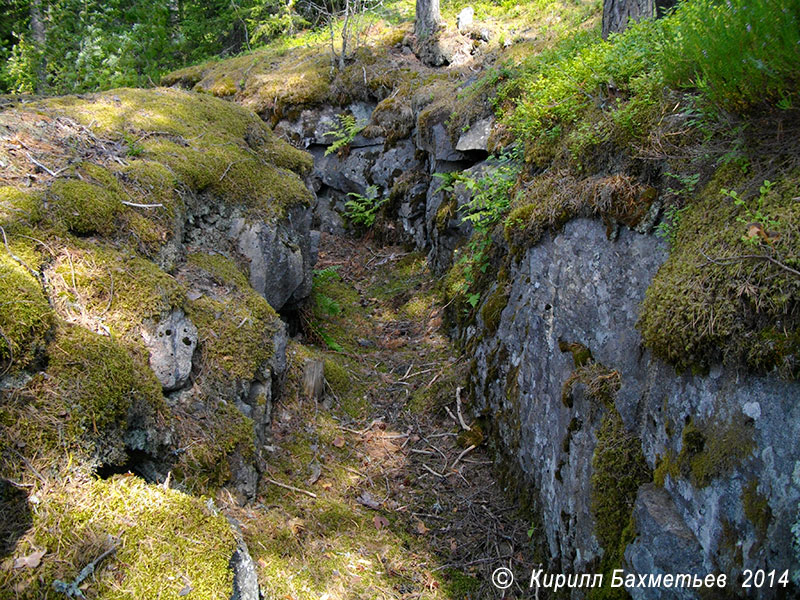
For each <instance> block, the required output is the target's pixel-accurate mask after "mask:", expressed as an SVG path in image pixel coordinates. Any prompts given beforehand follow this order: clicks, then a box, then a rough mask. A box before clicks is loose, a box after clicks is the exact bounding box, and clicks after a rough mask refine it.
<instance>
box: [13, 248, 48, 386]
mask: <svg viewBox="0 0 800 600" xmlns="http://www.w3.org/2000/svg"><path fill="white" fill-rule="evenodd" d="M0 252H2V254H0V298H2V300H0V372H4V371H6V370H8V369H11V370H14V371H16V370H19V369H23V368H25V367H27V366H28V365H29V364H31V363H32V362H33V361H34V360H35V359H36V357H37V356H39V355H40V354H42V351H43V350H44V346H45V343H46V336H47V334H48V332H49V331H50V328H51V327H52V325H53V310H52V309H51V308H50V305H49V304H48V302H47V298H45V295H44V293H43V291H42V286H41V285H40V283H39V282H38V281H36V280H35V279H34V278H33V277H32V276H31V274H30V273H28V272H27V271H26V270H25V269H23V268H22V267H21V266H20V265H19V264H17V263H16V262H15V261H13V260H12V259H11V258H10V257H9V256H8V255H7V254H6V253H5V250H4V249H3V250H0Z"/></svg>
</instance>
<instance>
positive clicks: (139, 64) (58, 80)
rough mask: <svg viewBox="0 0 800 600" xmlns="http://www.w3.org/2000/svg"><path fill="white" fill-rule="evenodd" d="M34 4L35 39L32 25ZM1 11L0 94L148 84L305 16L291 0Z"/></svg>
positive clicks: (89, 4)
mask: <svg viewBox="0 0 800 600" xmlns="http://www.w3.org/2000/svg"><path fill="white" fill-rule="evenodd" d="M37 9H38V13H39V15H40V16H41V22H42V25H43V29H44V35H45V39H44V41H43V42H40V43H37V42H36V41H35V40H34V36H33V33H32V31H31V14H32V10H33V11H34V12H35V11H36V10H37ZM0 13H2V14H3V19H2V21H1V22H0V60H1V61H2V62H3V63H4V64H3V65H2V68H0V92H12V93H14V92H16V93H34V92H36V93H48V94H53V93H66V92H83V91H88V90H98V89H100V90H102V89H110V88H114V87H119V86H143V85H148V84H151V82H156V81H158V77H159V76H160V74H161V73H164V72H165V71H168V70H170V69H174V68H177V67H180V66H182V65H185V64H187V63H191V62H196V61H198V60H202V59H204V58H208V57H210V56H215V55H232V54H236V53H239V52H241V51H243V50H247V49H249V48H250V46H251V44H255V43H263V42H265V41H269V40H270V39H272V38H274V37H276V36H278V35H281V34H285V33H291V32H292V31H293V30H294V29H295V27H297V26H298V25H300V24H303V23H305V22H306V21H305V19H304V17H303V15H302V14H301V13H302V11H301V10H300V9H296V8H295V3H294V0H234V1H230V0H212V1H209V2H204V1H199V0H197V1H195V0H155V1H145V0H134V1H133V2H130V1H123V0H111V1H108V2H102V1H100V0H4V1H3V2H0Z"/></svg>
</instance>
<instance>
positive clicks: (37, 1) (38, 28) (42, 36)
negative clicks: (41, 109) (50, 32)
mask: <svg viewBox="0 0 800 600" xmlns="http://www.w3.org/2000/svg"><path fill="white" fill-rule="evenodd" d="M30 15H31V38H33V44H34V46H35V47H36V50H37V51H39V52H42V51H43V50H44V46H45V43H46V38H47V34H46V32H45V29H44V21H42V0H32V1H31V8H30ZM40 57H41V58H40V60H39V64H38V66H37V68H36V93H38V94H41V93H42V92H43V91H44V85H45V83H46V82H45V61H44V58H43V57H42V55H41V54H40Z"/></svg>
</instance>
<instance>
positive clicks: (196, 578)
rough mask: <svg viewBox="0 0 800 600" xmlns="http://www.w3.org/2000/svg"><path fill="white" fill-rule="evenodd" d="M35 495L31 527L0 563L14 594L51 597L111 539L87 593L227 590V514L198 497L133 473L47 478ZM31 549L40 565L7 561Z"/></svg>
mask: <svg viewBox="0 0 800 600" xmlns="http://www.w3.org/2000/svg"><path fill="white" fill-rule="evenodd" d="M38 495H39V497H40V500H41V502H40V503H39V504H38V505H37V509H36V511H35V513H34V517H33V519H34V520H33V525H32V527H31V529H30V530H29V531H28V533H27V534H26V535H25V536H24V537H23V538H22V539H21V540H20V541H19V543H18V545H17V548H16V550H15V553H14V555H13V556H11V557H9V558H8V559H7V560H6V561H4V563H3V565H2V568H0V587H2V588H3V589H7V590H11V589H15V590H17V594H18V596H17V597H19V598H21V599H31V600H33V599H38V598H43V597H49V596H50V595H51V594H52V584H53V581H55V580H57V579H58V580H61V581H64V582H67V583H69V582H71V581H73V580H74V578H75V577H76V576H77V574H78V572H79V571H80V570H81V569H82V568H83V567H84V566H86V565H87V564H89V562H91V561H92V560H95V559H96V558H97V557H99V556H100V555H101V554H102V553H103V552H105V551H106V550H108V549H109V548H110V547H111V546H112V545H114V546H115V547H116V551H115V552H114V553H113V554H112V555H110V556H109V557H108V558H106V559H105V560H104V561H103V562H102V563H100V564H99V566H98V567H97V569H96V571H95V574H94V576H93V577H92V578H90V579H89V580H88V581H89V587H88V589H86V590H85V593H86V594H87V595H89V597H98V598H99V597H102V598H109V599H119V600H123V599H126V600H134V599H136V600H139V599H142V600H155V599H156V598H163V597H172V598H177V597H178V596H179V592H180V591H181V590H182V589H183V588H185V587H190V588H191V589H192V596H193V597H197V598H199V599H201V600H227V598H228V597H229V596H230V593H231V589H232V586H233V572H232V571H231V570H230V568H229V563H230V559H231V556H232V554H233V552H234V550H235V547H236V542H235V540H234V537H233V533H232V532H231V529H230V526H229V525H228V522H227V520H226V519H225V517H224V516H222V515H221V514H218V513H215V512H212V511H211V510H210V509H209V508H208V507H207V506H206V505H205V504H204V502H203V500H202V499H200V498H194V497H191V496H187V495H186V494H183V493H181V492H179V491H177V490H172V489H166V490H165V489H164V488H163V487H162V486H157V485H150V484H147V483H144V482H143V481H142V480H141V479H139V478H137V477H132V476H116V477H114V478H112V479H109V480H94V481H92V480H80V481H72V482H66V483H59V484H53V485H51V486H49V487H48V488H47V489H46V490H40V491H39V492H38ZM145 549H146V551H144V550H145ZM36 550H46V551H47V553H46V554H45V555H44V557H43V558H42V563H41V565H40V566H39V567H37V568H36V569H12V568H11V562H13V560H14V558H15V557H22V556H26V555H28V554H30V553H31V552H33V551H36ZM154 574H158V576H156V577H154ZM164 594H166V595H167V596H164Z"/></svg>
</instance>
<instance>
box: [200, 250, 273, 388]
mask: <svg viewBox="0 0 800 600" xmlns="http://www.w3.org/2000/svg"><path fill="white" fill-rule="evenodd" d="M189 262H190V263H191V264H193V265H196V266H197V267H198V268H202V269H203V270H204V271H206V272H207V273H209V274H210V275H212V276H214V277H216V278H217V279H218V280H219V281H220V283H222V284H224V285H226V286H228V287H229V289H228V293H227V294H225V295H224V296H219V297H214V296H212V295H204V296H201V297H200V298H197V299H196V300H192V301H190V302H189V303H188V306H187V308H186V312H187V314H188V316H189V318H190V319H191V320H192V322H193V323H194V324H195V326H196V327H197V330H198V335H199V338H200V344H199V347H200V353H201V360H202V364H203V367H204V370H205V375H208V376H211V377H214V378H219V377H222V378H224V379H227V378H231V377H232V378H241V379H252V377H253V375H254V374H255V372H256V370H257V369H258V368H259V367H260V366H261V365H263V364H264V363H265V362H266V361H268V360H269V359H270V358H271V357H272V353H273V345H272V337H273V336H274V334H275V332H276V330H277V327H278V326H279V323H280V318H279V317H278V315H277V313H276V312H275V310H274V309H273V308H272V307H271V306H270V305H269V303H268V302H267V301H266V300H265V299H264V297H263V296H261V295H259V294H258V293H256V292H255V290H253V289H252V288H251V287H250V285H249V284H248V283H247V279H246V277H245V276H244V274H243V273H242V272H241V271H240V270H239V269H238V267H237V266H236V264H235V263H233V262H232V261H231V260H230V259H228V258H225V257H223V256H217V255H215V256H203V255H190V256H189Z"/></svg>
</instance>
